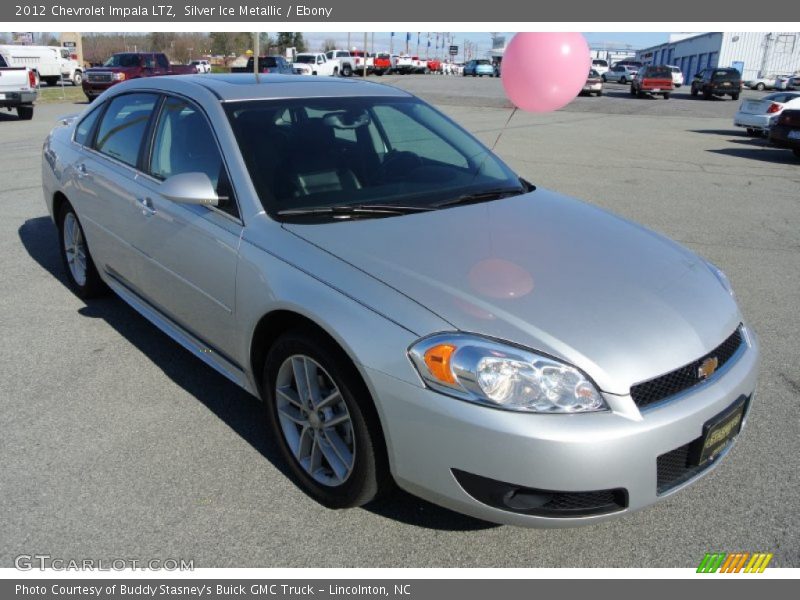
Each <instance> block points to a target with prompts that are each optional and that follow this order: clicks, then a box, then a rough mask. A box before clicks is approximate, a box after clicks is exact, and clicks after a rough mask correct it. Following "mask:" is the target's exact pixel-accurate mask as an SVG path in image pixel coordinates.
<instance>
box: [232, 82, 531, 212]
mask: <svg viewBox="0 0 800 600" xmlns="http://www.w3.org/2000/svg"><path fill="white" fill-rule="evenodd" d="M225 109H226V111H227V113H228V118H229V119H230V122H231V125H232V128H233V131H234V134H235V136H236V138H237V141H238V143H239V147H240V148H241V151H242V155H243V157H244V160H245V163H246V165H247V168H248V171H249V173H250V177H251V179H252V181H253V185H254V187H255V189H256V191H257V193H258V195H259V197H260V199H261V202H262V204H263V205H264V208H265V209H266V210H267V212H268V213H269V214H270V215H273V216H277V218H284V217H281V215H279V214H278V213H280V212H283V211H298V210H303V209H310V208H324V207H338V208H340V207H362V206H365V205H372V206H375V205H381V206H384V207H385V206H394V207H401V206H402V207H406V208H417V209H426V208H427V209H429V208H436V207H437V205H440V204H444V203H459V202H461V201H481V200H492V199H496V198H498V197H503V196H505V195H513V194H519V193H522V192H524V191H526V185H525V184H523V183H522V182H521V180H520V179H519V178H518V177H517V176H516V175H515V174H514V173H513V172H512V171H511V170H510V169H509V168H508V167H507V166H506V165H504V164H503V163H502V162H501V161H500V160H499V159H498V158H497V157H495V156H494V155H493V154H491V152H489V151H488V150H487V149H486V148H485V147H484V146H483V145H481V144H480V143H479V142H478V141H477V140H475V138H473V137H472V136H471V135H469V134H468V133H466V132H465V131H464V130H463V129H461V128H460V127H459V126H457V125H455V124H454V123H453V122H452V121H450V120H449V119H448V118H446V117H445V116H443V115H442V114H441V113H439V112H438V111H436V110H435V109H433V108H432V107H430V106H428V105H427V104H425V103H423V102H421V101H419V100H417V99H415V98H394V97H355V98H314V99H283V100H260V101H248V102H229V103H226V104H225Z"/></svg>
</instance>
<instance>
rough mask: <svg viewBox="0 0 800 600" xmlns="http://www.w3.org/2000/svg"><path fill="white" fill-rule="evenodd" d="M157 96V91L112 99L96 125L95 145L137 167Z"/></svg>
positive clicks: (99, 150)
mask: <svg viewBox="0 0 800 600" xmlns="http://www.w3.org/2000/svg"><path fill="white" fill-rule="evenodd" d="M156 100H157V96H156V95H155V94H124V95H122V96H117V97H116V98H114V99H113V100H111V102H110V103H109V105H108V110H106V112H105V114H104V115H103V120H102V121H101V122H100V126H99V127H98V129H97V137H96V139H95V142H94V147H95V149H96V150H97V151H98V152H102V153H103V154H107V155H108V156H110V157H112V158H116V159H117V160H120V161H122V162H124V163H125V164H127V165H130V166H132V167H135V166H136V163H137V160H138V158H139V151H140V149H141V147H142V139H143V138H144V133H145V130H146V129H147V122H148V120H149V119H150V115H151V114H152V112H153V107H154V106H155V105H156Z"/></svg>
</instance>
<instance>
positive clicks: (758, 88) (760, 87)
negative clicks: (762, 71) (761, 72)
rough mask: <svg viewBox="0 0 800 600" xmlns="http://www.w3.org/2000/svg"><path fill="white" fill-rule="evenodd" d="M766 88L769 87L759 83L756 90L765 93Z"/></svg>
mask: <svg viewBox="0 0 800 600" xmlns="http://www.w3.org/2000/svg"><path fill="white" fill-rule="evenodd" d="M766 87H767V86H765V85H764V84H763V83H758V84H757V85H756V89H757V90H758V91H759V92H763V91H764V88H766Z"/></svg>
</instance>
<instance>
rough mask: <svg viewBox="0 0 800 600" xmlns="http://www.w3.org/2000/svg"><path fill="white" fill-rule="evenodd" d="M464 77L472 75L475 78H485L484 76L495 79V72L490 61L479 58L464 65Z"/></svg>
mask: <svg viewBox="0 0 800 600" xmlns="http://www.w3.org/2000/svg"><path fill="white" fill-rule="evenodd" d="M462 75H463V76H464V77H466V76H467V75H472V76H473V77H483V76H484V75H487V76H489V77H494V76H495V72H494V67H493V66H492V63H491V61H490V60H487V59H485V58H479V59H473V60H468V61H467V63H466V64H465V65H464V71H463V72H462Z"/></svg>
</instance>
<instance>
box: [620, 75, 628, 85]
mask: <svg viewBox="0 0 800 600" xmlns="http://www.w3.org/2000/svg"><path fill="white" fill-rule="evenodd" d="M619 82H620V83H621V84H622V85H625V84H626V83H628V80H627V79H625V76H624V75H623V76H622V77H620V78H619Z"/></svg>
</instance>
